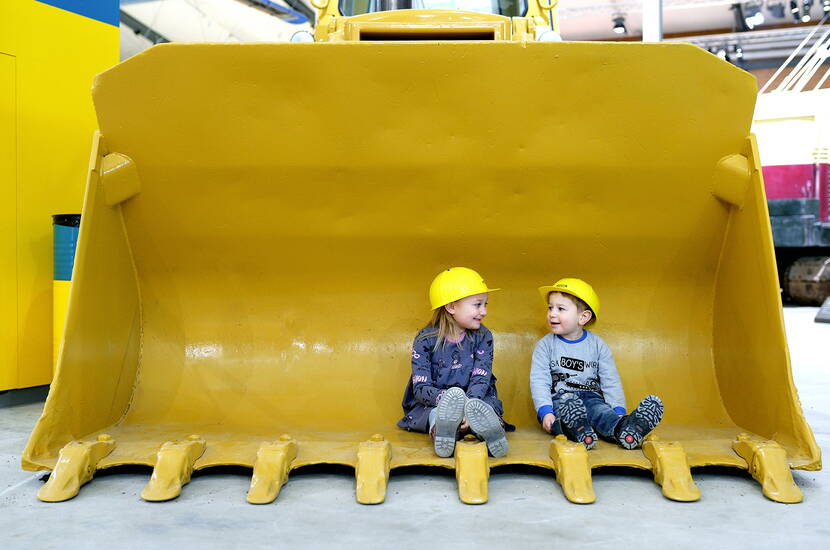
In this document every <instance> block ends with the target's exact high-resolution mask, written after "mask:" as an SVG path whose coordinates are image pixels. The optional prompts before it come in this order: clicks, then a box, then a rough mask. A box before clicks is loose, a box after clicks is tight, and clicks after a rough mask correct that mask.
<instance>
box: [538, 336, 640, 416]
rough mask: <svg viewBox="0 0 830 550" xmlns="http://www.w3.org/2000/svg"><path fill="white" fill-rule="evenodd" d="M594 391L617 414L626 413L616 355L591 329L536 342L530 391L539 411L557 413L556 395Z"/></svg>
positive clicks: (543, 413) (547, 337)
mask: <svg viewBox="0 0 830 550" xmlns="http://www.w3.org/2000/svg"><path fill="white" fill-rule="evenodd" d="M577 391H591V392H596V393H598V394H599V395H600V396H601V397H602V398H603V399H604V400H605V402H606V403H608V404H609V405H611V407H612V408H613V409H614V411H615V412H616V413H617V414H625V394H624V393H623V387H622V382H621V381H620V375H619V373H618V372H617V366H616V364H615V363H614V357H612V355H611V350H610V349H609V348H608V346H607V345H606V343H605V342H603V340H602V338H600V337H599V336H597V335H596V334H594V333H593V332H589V331H587V330H585V331H583V332H582V336H581V337H580V338H579V339H577V340H567V339H565V338H562V337H561V336H557V335H555V334H553V333H550V334H547V335H546V336H545V337H544V338H542V339H541V340H539V341H538V342H537V343H536V348H535V349H534V350H533V362H532V363H531V365H530V394H531V395H532V396H533V405H534V406H535V407H536V414H537V415H538V416H539V418H540V419H541V418H543V417H544V416H545V415H546V414H548V413H553V414H554V415H556V409H555V408H554V405H553V395H554V394H556V393H565V392H577Z"/></svg>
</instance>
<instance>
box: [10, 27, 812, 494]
mask: <svg viewBox="0 0 830 550" xmlns="http://www.w3.org/2000/svg"><path fill="white" fill-rule="evenodd" d="M755 93H756V88H755V81H754V79H753V78H752V77H751V76H750V75H748V74H747V73H745V72H743V71H741V70H739V69H737V68H735V67H733V66H731V65H729V64H727V63H725V62H722V61H720V60H718V59H717V58H716V57H715V56H713V55H710V54H708V53H706V52H704V51H703V50H700V49H698V48H696V47H693V46H689V45H681V44H656V45H655V44H652V45H647V44H633V43H626V44H598V43H555V42H550V43H548V42H545V43H520V42H515V43H514V42H489V43H487V42H463V41H459V42H448V43H429V42H395V43H382V42H381V43H378V42H363V43H330V44H327V43H324V44H259V45H212V44H208V45H162V46H157V47H154V48H152V49H151V50H149V51H148V52H146V53H143V54H141V55H138V56H136V57H134V58H131V59H129V60H127V61H126V62H124V63H122V64H121V65H119V66H117V67H115V68H113V69H111V70H109V71H107V72H105V73H103V74H101V75H100V76H99V77H98V78H97V80H96V83H95V86H94V90H93V96H94V100H95V105H96V109H97V113H98V120H99V125H100V129H101V134H100V135H99V136H96V140H95V145H94V149H93V153H92V157H91V164H90V175H89V183H88V188H87V193H86V199H85V205H84V210H83V221H82V226H81V231H80V241H79V245H78V253H77V259H76V264H75V272H74V277H73V286H72V290H71V297H70V304H69V311H68V318H67V325H66V330H65V335H64V340H63V344H62V347H61V351H60V359H59V366H58V370H57V375H56V380H55V382H54V384H53V385H52V388H51V392H50V394H49V397H48V399H47V402H46V405H45V409H44V412H43V416H42V417H41V418H40V420H39V422H38V423H37V425H36V427H35V429H34V433H33V434H32V436H31V439H30V441H29V443H28V446H27V448H26V450H25V453H24V455H23V466H24V467H25V468H28V469H42V468H47V469H52V470H53V473H52V475H51V479H50V481H49V483H47V484H46V485H44V487H43V488H42V489H41V493H40V497H41V498H42V499H44V500H64V499H67V498H71V497H72V496H74V495H75V494H77V492H78V490H79V488H80V486H81V485H82V484H83V483H85V482H87V481H89V479H91V478H92V475H93V473H94V472H95V470H97V469H102V468H108V467H112V466H116V465H122V464H141V465H147V466H152V467H153V468H154V470H153V475H152V478H151V479H150V480H149V482H148V485H147V487H146V488H145V490H144V491H143V492H142V497H143V498H145V499H147V500H166V499H170V498H174V497H175V496H176V495H178V494H179V492H180V491H181V490H182V486H183V485H184V484H185V483H187V481H188V480H189V479H190V475H191V473H192V472H193V471H194V470H198V469H203V468H209V467H212V466H218V465H239V466H246V467H250V468H252V471H253V475H252V483H251V490H250V492H249V493H248V500H249V501H250V502H257V503H265V502H270V501H272V500H273V499H274V498H276V496H277V493H278V492H279V490H280V487H281V486H282V484H283V483H285V481H286V479H287V478H288V476H289V472H290V471H291V470H292V469H294V468H298V467H301V466H305V465H309V464H317V463H332V464H344V465H348V466H353V467H354V468H355V472H356V493H357V499H358V500H359V501H360V502H364V503H377V502H381V501H383V498H384V495H385V490H386V484H387V480H388V476H389V472H390V470H391V469H394V468H398V467H402V466H410V465H429V466H439V467H445V468H453V469H455V471H456V475H457V478H458V483H459V495H460V497H461V499H462V500H463V501H465V502H470V503H476V502H484V501H486V500H487V497H488V495H487V479H488V475H489V471H490V468H491V467H496V466H500V465H507V464H526V465H533V466H538V467H542V468H549V469H551V470H554V471H555V473H556V479H557V481H558V482H559V483H560V484H561V485H562V488H563V491H564V493H565V496H566V497H567V498H568V499H569V500H571V501H573V502H591V501H593V500H594V498H595V495H594V492H593V488H592V485H591V470H592V469H593V468H597V467H602V466H610V465H614V466H627V467H632V468H640V469H647V470H651V471H653V473H654V476H655V480H656V481H657V483H658V484H660V486H661V487H662V491H663V494H665V495H666V496H667V497H668V498H672V499H675V500H695V499H696V498H698V497H699V495H700V492H699V490H698V489H697V487H696V486H695V484H694V480H693V478H692V476H691V475H690V468H692V467H698V466H706V465H722V466H733V467H736V468H742V469H746V470H748V471H749V472H750V473H751V474H752V475H753V476H754V477H755V478H756V479H758V480H759V482H760V483H761V484H762V485H763V490H764V494H766V495H767V496H768V497H769V498H772V499H774V500H779V501H784V502H795V501H798V500H800V498H801V493H800V491H799V489H798V487H797V486H795V484H794V483H793V480H792V476H791V474H790V468H800V469H816V468H819V467H820V455H819V449H818V447H817V446H816V443H815V441H814V438H813V435H812V433H811V431H810V429H809V427H808V425H807V424H806V422H805V420H804V417H803V415H802V411H801V407H800V404H799V402H798V399H797V397H796V392H795V388H794V385H793V381H792V377H791V372H790V364H789V358H788V351H787V345H786V340H785V336H784V327H783V321H782V313H781V303H780V299H779V296H778V286H777V282H776V269H775V260H774V257H773V246H772V241H771V236H770V226H769V219H768V216H767V210H766V201H765V198H764V191H763V185H762V181H761V172H760V170H759V159H758V153H757V150H756V147H755V144H754V140H753V138H752V136H751V135H750V134H749V127H750V123H751V120H752V112H753V105H754V98H755ZM454 265H466V266H470V267H474V268H475V269H477V270H478V271H480V272H481V273H482V274H484V276H485V277H486V280H487V282H488V283H490V284H492V285H494V286H498V287H501V288H502V289H503V290H502V291H501V292H498V293H496V294H493V295H492V298H491V301H490V315H489V316H488V318H487V320H486V322H487V325H488V327H489V328H490V329H491V330H492V332H493V334H494V335H495V342H496V356H495V363H494V372H495V373H496V375H497V377H498V389H499V394H500V397H501V399H502V400H503V401H504V403H505V409H506V414H505V416H506V419H507V420H508V421H510V422H512V423H514V424H516V425H517V426H518V429H517V431H516V432H514V433H511V434H509V436H508V440H509V445H510V450H509V453H508V455H507V456H506V457H504V458H498V459H494V458H488V456H487V452H486V448H485V447H484V446H483V444H482V443H480V442H478V441H475V440H472V441H470V440H465V441H462V442H460V443H459V445H458V449H457V451H456V454H455V457H454V458H439V457H437V456H436V455H435V454H434V452H433V449H432V443H431V441H430V439H429V437H428V436H427V435H425V434H419V433H410V432H406V431H403V430H400V429H398V428H396V427H395V422H396V421H397V420H398V419H399V418H400V416H401V414H402V411H401V405H400V403H401V396H402V393H403V390H404V387H405V384H406V382H407V379H408V377H409V376H410V345H411V342H412V339H413V337H414V335H415V334H416V332H417V331H418V329H420V328H421V327H422V326H423V325H424V324H425V323H426V321H427V320H428V317H429V313H430V312H429V311H428V304H427V297H426V293H427V286H428V283H429V281H430V280H431V279H432V277H433V276H434V275H435V274H436V273H437V272H439V271H440V270H442V269H444V268H447V267H451V266H454ZM563 276H574V277H580V278H583V279H585V280H587V281H589V282H591V283H592V285H593V286H594V288H595V289H597V291H598V292H599V294H600V296H601V298H602V300H603V318H602V319H601V320H600V323H599V324H598V325H597V327H596V330H597V331H598V333H599V334H601V335H602V337H603V338H604V339H605V340H606V342H608V344H609V345H610V347H611V349H612V350H613V351H614V354H615V357H616V360H617V364H618V366H619V370H620V374H621V377H622V380H623V383H624V385H625V389H626V394H627V398H628V406H629V408H631V407H633V406H634V404H635V403H636V402H637V401H638V400H639V399H640V398H641V397H643V396H645V395H646V394H650V393H654V394H657V395H659V396H660V397H661V398H662V399H663V401H664V403H665V405H666V413H665V417H664V421H663V423H662V424H661V425H660V426H659V427H658V429H657V430H656V431H655V433H654V434H653V436H651V437H650V438H649V439H648V440H647V441H646V442H645V444H644V445H643V448H642V449H637V450H633V451H627V450H623V449H622V448H620V447H618V446H614V445H612V444H610V443H607V442H600V443H599V445H598V446H597V448H595V449H594V450H591V451H586V450H585V449H584V448H583V447H581V446H579V445H577V444H575V443H572V442H569V441H567V440H564V439H562V438H558V439H552V438H551V436H549V435H547V434H545V433H543V432H542V430H541V429H540V428H539V425H538V422H537V420H536V418H535V411H534V410H533V405H532V402H531V399H530V394H529V387H528V373H529V368H530V356H531V351H532V348H533V345H534V343H535V342H536V341H537V340H538V339H539V338H540V337H542V336H543V335H544V334H545V332H546V328H545V322H544V316H545V310H544V307H543V306H542V304H541V302H540V300H539V295H538V293H537V290H536V288H537V287H538V286H540V285H542V284H546V283H547V284H549V283H550V282H552V281H554V280H556V279H558V278H560V277H563Z"/></svg>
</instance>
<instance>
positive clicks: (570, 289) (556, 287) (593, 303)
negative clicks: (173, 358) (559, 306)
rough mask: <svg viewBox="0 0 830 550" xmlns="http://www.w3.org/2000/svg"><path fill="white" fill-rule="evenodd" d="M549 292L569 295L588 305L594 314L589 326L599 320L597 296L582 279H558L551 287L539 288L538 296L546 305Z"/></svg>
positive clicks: (592, 288)
mask: <svg viewBox="0 0 830 550" xmlns="http://www.w3.org/2000/svg"><path fill="white" fill-rule="evenodd" d="M551 292H562V293H564V294H570V295H571V296H576V297H577V298H579V299H580V300H582V301H583V302H585V303H586V304H588V307H590V308H591V311H593V312H594V316H593V318H592V319H591V320H590V321H589V322H588V324H589V325H591V324H593V323H594V322H596V320H597V318H599V296H597V293H596V292H594V287H592V286H591V285H589V284H588V283H586V282H585V281H583V280H582V279H573V278H565V279H559V280H558V281H556V282H555V283H554V284H553V285H551V286H540V287H539V294H541V295H542V299H543V300H544V301H545V304H546V305H547V303H548V294H550V293H551Z"/></svg>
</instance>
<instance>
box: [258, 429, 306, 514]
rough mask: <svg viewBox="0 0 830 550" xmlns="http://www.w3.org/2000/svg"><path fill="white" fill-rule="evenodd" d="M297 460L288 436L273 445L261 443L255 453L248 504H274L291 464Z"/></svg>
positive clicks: (293, 446)
mask: <svg viewBox="0 0 830 550" xmlns="http://www.w3.org/2000/svg"><path fill="white" fill-rule="evenodd" d="M295 458H297V443H296V441H294V439H292V438H291V436H290V435H287V434H283V435H281V436H280V438H279V440H278V441H275V442H274V443H262V444H261V445H260V446H259V450H258V451H257V453H256V462H254V473H253V475H252V476H251V487H250V489H248V498H247V500H248V502H250V503H251V504H268V503H270V502H274V499H276V498H277V495H279V494H280V489H282V486H283V485H285V482H286V481H288V472H289V471H290V470H291V463H292V462H293V461H294V459H295Z"/></svg>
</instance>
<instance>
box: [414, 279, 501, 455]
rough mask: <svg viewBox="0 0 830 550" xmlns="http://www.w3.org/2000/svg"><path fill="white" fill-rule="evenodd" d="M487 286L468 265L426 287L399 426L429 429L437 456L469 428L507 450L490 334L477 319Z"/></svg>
mask: <svg viewBox="0 0 830 550" xmlns="http://www.w3.org/2000/svg"><path fill="white" fill-rule="evenodd" d="M496 290H499V289H497V288H487V285H486V284H484V281H483V280H482V278H481V275H479V274H478V273H476V272H475V271H473V270H472V269H468V268H466V267H453V268H452V269H447V270H446V271H442V272H441V273H439V274H438V276H437V277H435V279H434V280H433V281H432V284H431V285H430V287H429V300H430V304H431V306H432V310H433V315H432V320H431V321H430V322H429V324H428V325H427V326H426V327H424V328H423V329H422V330H421V331H420V332H419V333H418V335H417V336H416V337H415V343H414V344H413V346H412V377H411V378H410V380H409V383H408V384H407V386H406V391H405V392H404V396H403V403H402V404H403V412H404V417H403V418H402V419H400V420H399V421H398V426H399V427H401V428H403V429H405V430H409V431H414V432H424V433H429V434H430V435H431V436H432V438H433V441H434V444H435V453H436V454H437V455H438V456H442V457H448V456H452V454H453V452H454V451H455V442H456V440H457V439H459V438H460V436H462V435H463V434H464V433H466V432H467V431H471V432H472V433H474V434H475V435H476V436H478V437H479V438H480V439H483V440H484V441H485V442H486V443H487V449H488V450H489V451H490V454H491V455H493V456H494V457H500V456H504V455H506V454H507V438H506V437H505V434H504V432H505V427H507V428H508V429H515V428H513V426H511V425H509V424H506V423H505V422H504V421H503V420H502V418H501V416H502V415H503V414H504V409H503V408H502V404H501V401H499V398H498V395H497V393H496V377H495V376H494V375H493V335H492V334H490V331H489V330H487V328H486V327H485V326H484V325H482V324H481V320H482V319H484V317H485V316H486V315H487V294H488V293H490V292H493V291H496Z"/></svg>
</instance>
